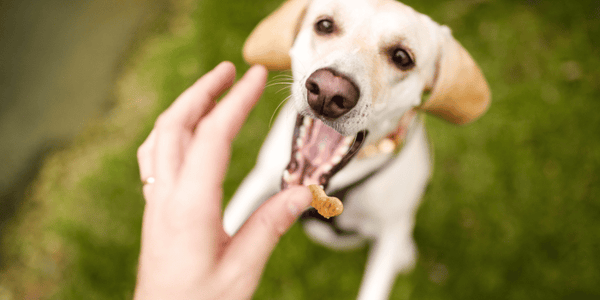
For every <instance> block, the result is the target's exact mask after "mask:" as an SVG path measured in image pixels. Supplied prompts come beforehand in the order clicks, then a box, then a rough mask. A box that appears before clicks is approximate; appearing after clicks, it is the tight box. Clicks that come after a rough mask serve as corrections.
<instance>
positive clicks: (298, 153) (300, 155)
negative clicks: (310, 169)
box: [295, 152, 302, 160]
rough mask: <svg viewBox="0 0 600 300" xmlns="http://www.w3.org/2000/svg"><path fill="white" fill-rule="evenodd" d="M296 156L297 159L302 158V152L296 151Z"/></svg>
mask: <svg viewBox="0 0 600 300" xmlns="http://www.w3.org/2000/svg"><path fill="white" fill-rule="evenodd" d="M295 156H296V160H301V159H302V154H300V152H296V154H295Z"/></svg>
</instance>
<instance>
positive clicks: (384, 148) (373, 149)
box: [356, 108, 418, 159]
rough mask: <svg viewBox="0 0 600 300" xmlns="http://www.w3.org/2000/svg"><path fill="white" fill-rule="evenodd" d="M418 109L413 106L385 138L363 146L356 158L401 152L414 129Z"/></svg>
mask: <svg viewBox="0 0 600 300" xmlns="http://www.w3.org/2000/svg"><path fill="white" fill-rule="evenodd" d="M417 116H418V113H417V110H416V109H415V108H411V109H409V110H408V111H406V112H405V113H404V114H403V115H402V117H400V120H399V121H398V126H397V127H396V128H395V129H394V130H393V131H392V132H390V133H389V134H388V135H386V136H385V137H384V138H382V139H379V140H378V141H375V142H374V143H370V144H368V145H365V146H363V147H362V148H361V149H360V151H359V152H358V153H357V154H356V159H364V158H371V157H375V156H378V155H383V154H390V153H393V154H394V155H396V154H398V153H400V151H401V150H402V148H403V147H404V144H405V142H406V140H407V137H408V135H409V134H410V133H411V132H412V131H413V130H412V129H413V128H414V127H415V126H414V125H415V124H416V123H417V122H416V120H417Z"/></svg>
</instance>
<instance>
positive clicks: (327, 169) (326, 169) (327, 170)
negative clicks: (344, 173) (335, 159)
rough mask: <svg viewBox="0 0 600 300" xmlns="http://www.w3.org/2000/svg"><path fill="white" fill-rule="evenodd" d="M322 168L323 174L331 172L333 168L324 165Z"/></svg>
mask: <svg viewBox="0 0 600 300" xmlns="http://www.w3.org/2000/svg"><path fill="white" fill-rule="evenodd" d="M322 168H323V172H329V171H331V168H333V165H330V164H326V165H323V167H322Z"/></svg>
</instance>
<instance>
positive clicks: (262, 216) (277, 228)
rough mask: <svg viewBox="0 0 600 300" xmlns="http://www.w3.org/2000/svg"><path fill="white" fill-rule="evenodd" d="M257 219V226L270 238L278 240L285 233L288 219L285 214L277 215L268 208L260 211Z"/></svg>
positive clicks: (277, 213)
mask: <svg viewBox="0 0 600 300" xmlns="http://www.w3.org/2000/svg"><path fill="white" fill-rule="evenodd" d="M265 208H266V207H265ZM257 219H258V224H259V225H260V226H261V227H263V228H264V229H265V230H266V231H267V233H268V234H270V235H271V236H274V237H277V238H280V237H281V236H282V235H283V234H284V233H285V232H286V231H287V226H286V223H287V219H288V217H287V215H286V214H285V213H279V212H277V211H274V210H273V209H272V208H270V207H269V208H268V209H267V208H266V209H264V210H262V211H260V212H259V214H258V216H257Z"/></svg>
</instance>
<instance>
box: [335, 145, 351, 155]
mask: <svg viewBox="0 0 600 300" xmlns="http://www.w3.org/2000/svg"><path fill="white" fill-rule="evenodd" d="M348 149H350V145H343V146H342V147H340V149H339V150H338V152H339V153H341V154H346V152H348Z"/></svg>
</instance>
